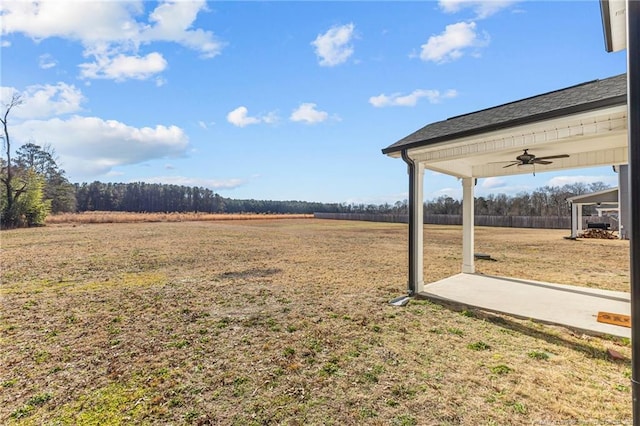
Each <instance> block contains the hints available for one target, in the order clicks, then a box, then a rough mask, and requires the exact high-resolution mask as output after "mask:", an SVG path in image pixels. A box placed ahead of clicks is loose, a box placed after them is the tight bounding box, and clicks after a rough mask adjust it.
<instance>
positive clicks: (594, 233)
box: [580, 228, 618, 240]
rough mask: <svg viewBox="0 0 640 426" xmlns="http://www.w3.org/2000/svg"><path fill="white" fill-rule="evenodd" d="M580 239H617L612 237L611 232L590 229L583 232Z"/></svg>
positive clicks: (614, 236)
mask: <svg viewBox="0 0 640 426" xmlns="http://www.w3.org/2000/svg"><path fill="white" fill-rule="evenodd" d="M580 238H599V239H601V240H615V239H617V238H618V237H617V236H616V235H614V233H613V231H607V230H606V229H598V228H590V229H587V230H586V231H584V232H583V233H582V234H581V235H580Z"/></svg>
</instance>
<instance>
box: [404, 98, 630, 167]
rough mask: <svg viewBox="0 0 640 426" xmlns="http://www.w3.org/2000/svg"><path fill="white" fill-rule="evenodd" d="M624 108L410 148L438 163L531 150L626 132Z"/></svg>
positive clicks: (419, 157) (413, 153) (423, 158)
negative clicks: (537, 147)
mask: <svg viewBox="0 0 640 426" xmlns="http://www.w3.org/2000/svg"><path fill="white" fill-rule="evenodd" d="M626 130H627V107H626V105H620V106H617V107H611V108H607V109H605V110H599V111H591V112H588V113H582V114H576V115H572V116H567V117H562V118H557V119H552V120H547V121H543V122H539V123H532V124H528V125H524V126H517V127H513V128H509V129H503V130H498V131H494V132H489V133H485V134H481V135H475V136H470V137H465V138H461V139H458V140H455V141H447V142H441V143H438V144H433V145H429V146H425V147H419V148H413V149H410V150H409V152H408V154H409V156H410V157H411V158H413V159H414V160H416V161H424V162H425V163H427V164H429V163H431V162H440V161H448V160H456V159H464V158H469V157H472V156H478V155H484V154H491V153H497V152H504V151H509V150H519V149H524V148H531V149H532V148H533V147H535V146H537V145H547V144H554V143H557V142H561V141H565V140H566V141H568V140H571V139H576V138H582V137H585V136H605V135H608V134H612V133H620V134H622V133H626Z"/></svg>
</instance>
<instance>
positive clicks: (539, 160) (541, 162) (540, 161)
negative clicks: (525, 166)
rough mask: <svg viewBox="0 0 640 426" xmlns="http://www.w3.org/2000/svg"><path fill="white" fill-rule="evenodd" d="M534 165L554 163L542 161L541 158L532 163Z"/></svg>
mask: <svg viewBox="0 0 640 426" xmlns="http://www.w3.org/2000/svg"><path fill="white" fill-rule="evenodd" d="M532 163H536V164H551V163H553V161H545V160H541V159H539V158H536V159H535V160H533V161H532Z"/></svg>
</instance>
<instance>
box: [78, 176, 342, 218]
mask: <svg viewBox="0 0 640 426" xmlns="http://www.w3.org/2000/svg"><path fill="white" fill-rule="evenodd" d="M75 196H76V208H77V211H79V212H83V211H127V212H147V213H156V212H177V213H185V212H202V213H279V214H283V213H298V214H304V213H314V212H337V211H341V210H340V205H339V204H332V203H318V202H308V201H274V200H253V199H250V200H236V199H232V198H225V197H221V196H220V195H219V194H217V193H215V192H213V191H212V190H211V189H208V188H203V187H198V186H186V185H171V184H161V183H145V182H133V183H103V182H98V181H96V182H92V183H82V184H75Z"/></svg>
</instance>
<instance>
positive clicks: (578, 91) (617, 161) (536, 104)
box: [382, 74, 628, 296]
mask: <svg viewBox="0 0 640 426" xmlns="http://www.w3.org/2000/svg"><path fill="white" fill-rule="evenodd" d="M626 81H627V80H626V75H625V74H621V75H618V76H614V77H610V78H607V79H603V80H594V81H590V82H587V83H583V84H579V85H576V86H572V87H569V88H565V89H561V90H557V91H553V92H549V93H545V94H542V95H538V96H534V97H531V98H527V99H522V100H519V101H516V102H511V103H508V104H504V105H500V106H496V107H493V108H488V109H484V110H481V111H477V112H473V113H470V114H465V115H460V116H457V117H452V118H449V119H447V120H444V121H439V122H436V123H432V124H429V125H427V126H425V127H423V128H422V129H420V130H418V131H416V132H414V133H412V134H410V135H408V136H407V137H405V138H403V139H401V140H399V141H398V142H396V143H394V144H392V145H390V146H389V147H387V148H385V149H383V151H382V152H383V153H384V154H386V155H389V156H391V157H396V158H402V159H403V160H404V161H405V162H406V163H407V166H408V170H409V228H410V230H409V285H408V287H409V288H408V292H409V295H410V296H412V295H415V294H419V293H423V292H425V290H426V289H425V283H424V271H423V267H424V263H423V262H424V242H423V233H422V229H423V227H422V225H423V223H422V222H423V220H422V218H423V213H424V212H423V205H424V199H423V192H424V191H423V185H424V171H425V169H429V170H433V171H437V172H440V173H445V174H448V175H451V176H455V177H457V178H458V179H460V180H461V182H462V187H463V200H462V202H463V244H462V251H463V253H462V259H463V261H462V273H463V274H474V273H475V259H474V187H475V184H476V181H477V179H478V178H486V177H494V176H506V175H514V174H523V173H531V174H532V173H535V172H538V173H540V172H543V171H551V170H563V169H569V168H586V167H595V166H612V165H624V164H627V162H628V143H627V139H628V137H627V121H628V120H627V104H626V99H627V84H626Z"/></svg>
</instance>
